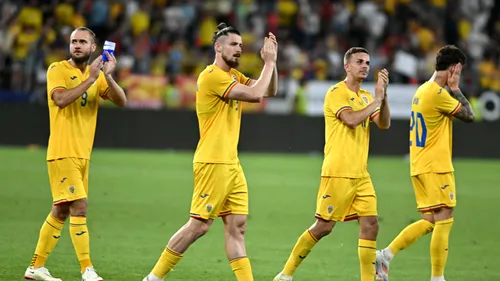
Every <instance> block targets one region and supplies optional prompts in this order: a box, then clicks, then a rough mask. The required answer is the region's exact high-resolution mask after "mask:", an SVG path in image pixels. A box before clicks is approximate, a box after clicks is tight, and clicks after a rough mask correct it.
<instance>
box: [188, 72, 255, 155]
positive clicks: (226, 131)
mask: <svg viewBox="0 0 500 281" xmlns="http://www.w3.org/2000/svg"><path fill="white" fill-rule="evenodd" d="M250 81H251V79H249V78H248V77H246V76H245V75H243V74H242V73H241V72H239V71H237V70H236V69H231V70H230V71H229V72H226V71H224V70H222V69H220V68H219V67H218V66H216V65H209V66H207V67H206V68H205V69H204V70H203V71H202V72H201V73H200V75H199V76H198V81H197V90H196V115H197V117H198V125H199V130H200V140H199V141H198V147H197V148H196V152H195V153H194V160H193V162H194V163H197V162H199V163H224V164H235V163H238V141H239V137H240V125H241V105H242V104H241V101H237V100H232V99H229V98H228V95H229V93H230V92H231V90H232V89H233V87H234V86H235V85H236V84H238V83H242V84H245V85H248V84H250Z"/></svg>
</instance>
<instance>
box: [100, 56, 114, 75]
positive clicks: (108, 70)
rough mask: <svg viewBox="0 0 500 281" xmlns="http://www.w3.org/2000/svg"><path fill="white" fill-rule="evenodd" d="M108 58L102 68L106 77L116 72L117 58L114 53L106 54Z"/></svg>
mask: <svg viewBox="0 0 500 281" xmlns="http://www.w3.org/2000/svg"><path fill="white" fill-rule="evenodd" d="M105 54H106V57H107V58H108V61H107V62H104V67H103V68H102V71H103V72H104V75H109V74H112V73H113V71H115V68H116V58H115V55H113V54H112V53H108V52H105Z"/></svg>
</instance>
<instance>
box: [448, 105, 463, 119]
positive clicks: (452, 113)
mask: <svg viewBox="0 0 500 281" xmlns="http://www.w3.org/2000/svg"><path fill="white" fill-rule="evenodd" d="M461 108H462V103H460V102H459V103H458V105H457V107H455V109H453V111H452V112H451V113H450V115H451V116H453V115H455V114H457V112H459V111H460V109H461Z"/></svg>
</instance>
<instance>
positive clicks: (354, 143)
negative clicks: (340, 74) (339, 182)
mask: <svg viewBox="0 0 500 281" xmlns="http://www.w3.org/2000/svg"><path fill="white" fill-rule="evenodd" d="M372 101H373V97H372V95H371V94H370V92H368V91H365V90H360V91H359V93H355V92H353V91H351V90H349V88H347V85H346V84H345V82H343V81H342V82H339V83H337V84H336V85H334V86H332V87H330V89H328V91H327V93H326V96H325V102H324V114H325V150H324V154H325V159H324V160H323V167H322V169H321V176H323V177H343V178H363V177H367V176H369V174H368V170H367V163H368V149H369V143H370V126H369V125H370V121H371V120H372V119H373V118H374V117H375V116H377V115H378V114H379V113H380V108H378V107H377V108H376V109H375V110H374V111H373V112H372V114H371V115H370V117H368V118H367V119H366V120H365V121H363V122H362V123H361V124H360V125H358V126H357V127H356V128H354V129H350V128H349V127H348V126H347V125H345V124H344V123H343V122H342V120H340V113H341V112H343V111H345V110H354V111H359V110H362V109H363V108H365V107H366V106H367V105H368V104H369V103H371V102H372Z"/></svg>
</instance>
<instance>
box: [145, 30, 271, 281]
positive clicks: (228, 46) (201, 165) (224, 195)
mask: <svg viewBox="0 0 500 281" xmlns="http://www.w3.org/2000/svg"><path fill="white" fill-rule="evenodd" d="M212 41H213V44H214V50H215V53H216V54H215V62H214V63H213V64H212V65H209V66H207V67H206V68H205V70H203V71H202V72H201V73H200V75H199V77H198V81H197V86H198V89H197V91H196V114H197V116H198V124H199V130H200V139H199V142H198V147H197V148H196V152H195V154H194V160H193V170H194V192H193V198H192V202H191V210H190V219H189V221H188V222H187V223H186V224H185V225H184V226H183V227H182V228H180V229H179V231H177V232H176V233H175V234H174V235H173V236H172V237H171V239H170V241H169V242H168V244H167V247H166V248H165V250H164V251H163V253H162V255H161V257H160V258H159V260H158V262H157V263H156V265H155V266H154V268H153V270H152V271H151V273H150V274H149V275H148V276H146V277H145V278H144V281H158V280H163V278H164V277H165V276H166V275H167V273H169V272H170V271H171V270H172V269H173V268H174V266H175V265H176V264H177V263H178V262H179V260H180V259H181V258H182V257H183V254H184V252H186V250H187V249H188V247H189V246H190V245H192V244H193V243H194V242H195V241H196V240H197V239H198V238H200V237H201V236H203V235H204V234H205V233H207V232H208V230H209V228H210V226H211V225H212V222H213V220H214V219H215V218H217V217H218V216H220V217H222V220H223V222H224V238H225V246H226V247H225V248H226V255H227V258H228V259H229V263H230V265H231V268H232V270H233V272H234V274H235V276H236V279H237V280H238V281H251V280H253V275H252V270H251V266H250V261H249V259H248V257H247V254H246V249H245V239H244V233H245V228H246V220H247V214H248V189H247V183H246V179H245V175H244V174H243V170H242V168H241V165H240V161H239V160H238V151H237V147H238V139H239V133H240V121H241V110H242V107H244V103H242V102H259V101H261V100H262V98H263V97H265V96H274V95H276V92H277V87H278V86H277V83H278V80H277V70H276V57H277V48H278V45H277V42H276V38H275V36H274V35H273V34H271V33H269V37H266V38H265V39H264V46H263V48H262V49H261V57H262V59H263V60H264V67H263V69H262V72H261V75H260V77H259V79H258V80H256V81H255V80H252V79H249V78H247V77H246V76H245V75H243V74H242V73H240V72H239V71H237V70H236V68H237V67H238V64H239V57H240V55H241V51H242V40H241V36H240V33H239V31H238V30H236V29H235V28H233V27H230V26H226V25H225V24H224V23H221V24H219V26H218V30H217V31H216V32H215V33H214V36H213V39H212ZM197 278H198V277H193V280H195V279H197ZM198 279H199V278H198Z"/></svg>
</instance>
